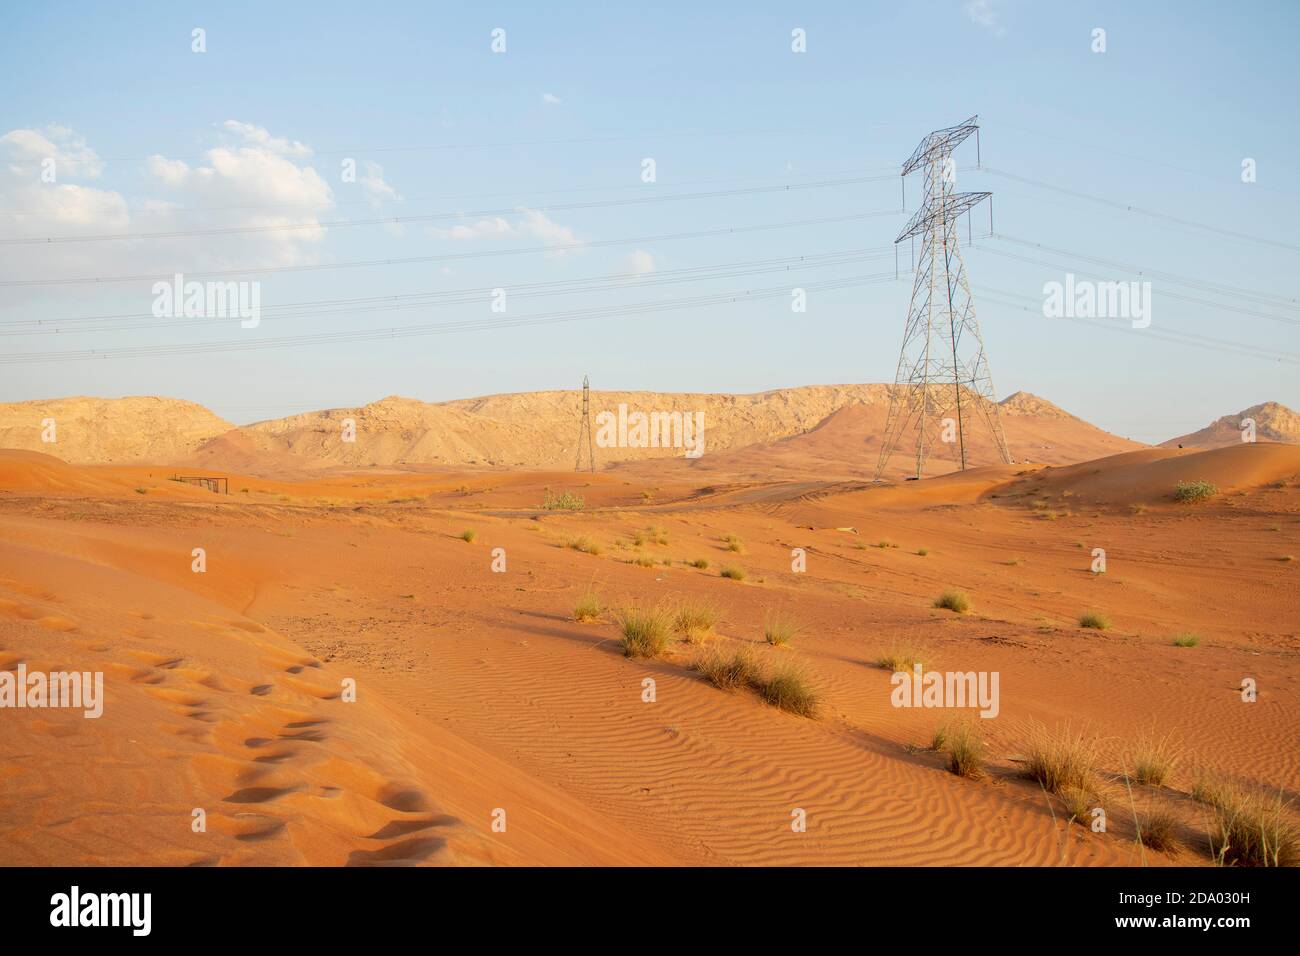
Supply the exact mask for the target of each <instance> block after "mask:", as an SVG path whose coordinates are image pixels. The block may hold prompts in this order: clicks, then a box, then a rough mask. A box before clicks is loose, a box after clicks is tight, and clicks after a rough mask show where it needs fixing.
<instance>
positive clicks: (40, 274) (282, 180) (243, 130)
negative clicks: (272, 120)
mask: <svg viewBox="0 0 1300 956" xmlns="http://www.w3.org/2000/svg"><path fill="white" fill-rule="evenodd" d="M224 129H225V130H226V131H227V132H231V133H235V134H236V135H237V136H238V140H239V143H238V144H237V145H219V146H215V147H214V148H212V149H209V150H208V151H207V152H206V153H205V154H203V158H202V159H201V160H197V161H188V162H187V161H185V160H180V159H171V158H169V157H167V156H164V155H162V154H154V155H152V156H150V157H149V158H148V159H147V160H146V161H144V163H143V164H142V168H143V172H144V179H143V183H144V185H143V188H142V190H141V194H139V195H132V196H130V197H128V196H126V195H124V194H123V193H121V192H119V191H115V190H112V189H102V188H97V187H96V186H91V185H87V184H85V183H84V182H83V183H78V182H76V181H75V180H76V179H78V178H81V179H86V178H90V177H95V176H98V175H99V174H100V172H101V169H100V167H101V165H102V164H101V162H100V160H99V157H98V155H97V154H96V153H95V151H94V150H93V149H91V148H90V147H89V146H88V145H87V144H86V141H85V139H84V138H82V137H80V136H77V135H76V134H75V133H74V132H73V131H72V130H68V129H65V128H61V127H46V128H45V129H43V130H40V131H36V130H13V131H10V132H8V133H5V134H4V135H3V136H0V230H2V231H3V233H4V234H5V235H6V236H10V237H13V238H34V239H42V238H46V237H59V238H61V237H73V236H77V235H85V236H93V235H100V234H108V235H116V234H122V233H135V232H140V233H172V232H180V233H184V232H194V233H203V232H208V233H209V234H208V235H201V234H200V235H190V236H184V235H182V236H175V237H168V238H160V239H152V240H149V241H139V242H120V241H115V240H108V241H96V242H83V243H49V244H46V243H33V244H30V245H17V246H13V247H11V248H10V249H8V250H6V254H5V256H3V257H0V276H3V277H4V278H47V277H48V278H57V277H62V276H67V277H73V276H108V275H133V274H142V275H151V274H169V273H171V272H172V271H174V270H176V269H178V268H179V269H185V270H189V271H217V272H219V271H221V270H223V269H233V268H243V267H248V268H260V267H267V266H280V265H297V264H302V263H309V262H315V261H318V258H319V253H318V251H317V250H318V249H319V247H320V243H321V241H322V240H323V239H324V237H325V233H326V229H325V227H324V226H321V225H320V221H321V218H322V217H323V214H324V213H326V212H327V211H329V210H331V209H332V208H333V207H334V194H333V191H332V190H331V188H330V186H329V184H328V183H327V182H326V181H325V180H324V179H323V178H322V177H321V176H320V174H318V173H317V172H316V170H315V169H313V168H312V167H311V166H310V165H309V164H308V162H306V161H305V160H304V157H306V156H308V155H310V153H311V150H310V148H309V147H307V146H305V145H304V144H302V143H296V142H291V141H289V140H285V139H281V138H277V137H275V136H272V135H271V134H270V133H269V132H267V131H266V130H265V129H263V128H262V127H258V126H253V125H251V124H247V123H237V122H235V121H230V122H229V123H227V124H224ZM51 150H53V152H51ZM47 155H52V156H53V158H54V159H55V162H56V174H57V176H56V181H55V182H53V183H51V182H46V181H44V180H43V179H42V177H41V165H40V162H39V160H41V159H44V158H46V156H47ZM136 168H139V167H136ZM110 171H112V172H117V171H118V170H117V168H116V167H114V168H112V169H111V170H110ZM128 171H129V169H128ZM382 182H383V180H382V171H381V174H380V175H379V176H378V177H377V179H376V183H382ZM372 187H373V188H378V186H377V185H375V184H372ZM298 224H305V226H306V228H302V229H285V230H277V231H255V232H239V231H238V230H240V229H244V228H248V227H255V228H256V227H265V226H284V225H298ZM223 230H231V231H230V232H223ZM95 288H96V287H94V286H90V285H87V286H78V285H73V286H68V287H67V288H66V294H70V295H74V296H81V295H85V296H87V297H89V296H92V295H93V294H95ZM101 288H102V287H101ZM32 294H33V295H36V294H37V293H36V292H33V293H32ZM101 294H102V293H101Z"/></svg>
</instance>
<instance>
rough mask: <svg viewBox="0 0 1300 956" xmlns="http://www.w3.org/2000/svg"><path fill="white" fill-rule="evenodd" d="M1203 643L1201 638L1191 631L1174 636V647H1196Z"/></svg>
mask: <svg viewBox="0 0 1300 956" xmlns="http://www.w3.org/2000/svg"><path fill="white" fill-rule="evenodd" d="M1199 643H1201V639H1200V637H1199V636H1197V635H1196V634H1192V633H1190V632H1187V633H1184V634H1179V635H1178V636H1177V637H1175V638H1174V647H1195V646H1196V645H1197V644H1199Z"/></svg>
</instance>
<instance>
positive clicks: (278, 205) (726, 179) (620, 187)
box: [0, 166, 974, 216]
mask: <svg viewBox="0 0 1300 956" xmlns="http://www.w3.org/2000/svg"><path fill="white" fill-rule="evenodd" d="M973 169H974V167H971V168H970V169H965V168H963V169H961V170H958V171H959V172H969V171H971V170H973ZM891 171H892V172H893V174H894V175H895V176H896V175H897V169H896V168H895V167H893V166H873V167H870V168H866V169H863V168H861V167H858V168H853V169H828V170H825V171H823V172H822V174H821V175H822V177H823V178H831V177H839V176H851V175H854V174H864V173H881V174H882V175H883V174H885V173H889V172H891ZM788 175H789V171H787V172H785V173H766V174H753V173H749V174H745V175H733V176H706V177H702V178H699V179H682V180H678V181H675V182H671V183H661V184H660V186H661V187H664V188H667V187H673V188H676V187H686V186H707V185H713V184H716V183H739V182H752V181H754V180H765V179H784V178H785V177H786V176H788ZM891 178H892V177H891ZM633 189H636V190H641V191H644V190H645V184H644V183H642V182H640V181H639V179H638V181H637V182H636V183H634V184H630V185H629V184H628V182H627V181H626V179H625V180H624V181H622V182H620V183H610V184H606V185H603V186H565V187H557V188H529V189H524V190H519V189H514V190H494V191H492V192H476V193H434V194H430V195H427V196H397V197H395V198H392V199H389V198H385V197H378V196H376V197H369V198H366V199H335V200H332V201H331V202H330V204H329V205H331V206H387V205H394V204H401V205H406V204H408V203H418V202H459V201H463V200H469V199H494V198H497V197H499V196H518V195H521V194H527V195H533V196H553V195H561V194H570V193H598V192H615V191H624V192H625V191H628V190H633ZM316 205H318V203H316V202H315V201H306V200H294V201H284V202H256V203H229V204H226V205H222V206H170V205H169V206H166V207H163V208H146V209H140V208H136V209H134V210H132V213H133V214H134V215H137V216H152V215H172V214H173V213H178V212H240V211H245V210H249V209H252V210H257V211H263V210H268V209H301V208H304V207H305V208H312V207H314V206H316ZM520 205H534V204H532V203H520ZM29 215H30V213H28V212H26V211H24V210H21V209H12V208H0V216H29Z"/></svg>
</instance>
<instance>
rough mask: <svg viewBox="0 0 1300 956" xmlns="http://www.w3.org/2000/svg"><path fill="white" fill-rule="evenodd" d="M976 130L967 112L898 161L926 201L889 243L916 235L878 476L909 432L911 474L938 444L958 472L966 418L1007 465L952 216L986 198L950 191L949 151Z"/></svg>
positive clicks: (1008, 459)
mask: <svg viewBox="0 0 1300 956" xmlns="http://www.w3.org/2000/svg"><path fill="white" fill-rule="evenodd" d="M978 129H979V117H977V116H972V117H971V118H970V119H968V120H966V122H964V123H961V124H960V125H958V126H953V127H950V128H949V129H941V130H936V131H935V132H933V133H931V134H930V135H929V136H927V137H926V138H925V139H923V140H921V144H920V145H919V146H917V147H916V150H915V151H914V152H913V153H912V155H911V158H909V159H908V161H907V162H906V163H904V164H903V176H907V175H908V174H909V173H911V172H913V171H915V170H917V169H920V170H923V172H924V176H925V201H924V203H922V205H921V208H920V209H918V210H917V211H916V214H915V215H914V216H912V219H911V221H910V222H908V224H907V225H906V226H905V227H904V228H903V231H902V232H901V233H899V235H898V238H897V239H895V240H894V244H895V245H897V244H898V243H900V242H902V241H903V240H904V239H912V238H914V237H916V236H920V237H921V254H920V256H919V257H918V258H917V260H916V276H915V278H914V280H913V282H912V300H911V306H910V307H909V309H908V313H907V327H906V328H905V329H904V331H903V347H902V350H901V352H900V354H899V357H898V371H897V373H896V374H895V376H894V385H893V387H892V388H891V389H890V396H889V414H888V416H887V417H886V419H885V433H884V439H883V441H882V443H881V446H880V462H879V463H878V464H877V465H876V474H875V480H877V481H879V480H880V475H881V473H882V472H883V471H884V470H885V466H886V465H887V464H888V462H889V458H890V456H891V455H892V454H893V453H894V451H895V450H896V449H897V448H898V447H899V446H900V445H901V444H902V442H903V436H904V435H905V434H907V433H910V432H911V431H912V430H913V429H915V432H916V477H917V478H920V477H921V475H922V473H923V472H924V469H925V459H926V456H927V455H928V454H929V453H930V452H931V451H932V450H933V449H934V446H935V445H936V444H937V443H938V442H943V443H950V444H952V445H953V446H954V448H953V453H954V458H956V460H957V462H958V465H959V466H960V468H961V469H962V470H963V471H964V470H965V468H966V464H967V461H968V450H967V448H966V438H967V434H968V431H969V426H970V424H971V420H972V418H974V419H977V420H979V421H980V422H981V423H982V424H983V425H984V426H985V428H987V430H988V431H989V432H990V433H991V435H992V438H993V443H994V445H995V446H996V448H997V452H998V455H999V456H1000V457H1001V459H1002V462H1003V463H1004V464H1010V463H1011V455H1010V452H1008V450H1007V441H1006V438H1005V437H1003V434H1002V423H1001V422H1000V421H999V419H998V406H997V399H996V397H995V395H994V392H993V376H992V374H991V373H990V371H989V362H988V356H987V355H986V354H985V352H984V340H983V339H982V338H981V337H980V329H979V323H978V322H977V321H976V320H975V301H974V299H973V298H972V297H971V292H970V284H969V283H968V282H967V281H966V265H965V263H964V262H963V261H962V257H961V250H960V249H959V248H958V245H957V219H958V217H959V216H960V215H961V214H962V213H964V212H968V211H969V210H970V209H971V208H972V207H973V206H975V205H976V204H977V203H979V202H981V201H982V200H984V199H987V198H988V197H989V196H991V195H992V193H986V192H971V193H958V192H953V183H954V181H955V179H956V169H957V166H956V163H955V161H954V160H953V158H952V153H953V150H954V149H956V148H957V146H958V144H959V143H961V142H962V141H964V140H965V139H966V138H967V137H968V136H970V135H971V134H972V133H975V132H976V131H977V130H978ZM976 139H977V141H978V136H977V137H976ZM936 439H937V441H936Z"/></svg>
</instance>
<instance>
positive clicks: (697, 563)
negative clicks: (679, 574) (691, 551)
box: [690, 558, 709, 571]
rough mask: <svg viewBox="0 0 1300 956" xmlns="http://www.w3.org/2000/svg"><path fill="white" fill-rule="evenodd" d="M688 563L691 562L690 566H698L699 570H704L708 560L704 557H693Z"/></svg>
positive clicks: (707, 565)
mask: <svg viewBox="0 0 1300 956" xmlns="http://www.w3.org/2000/svg"><path fill="white" fill-rule="evenodd" d="M690 564H691V567H693V568H699V569H700V570H701V571H705V570H707V569H708V567H709V562H708V560H706V559H705V558H696V559H695V560H694V561H692V562H691V563H690Z"/></svg>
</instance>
